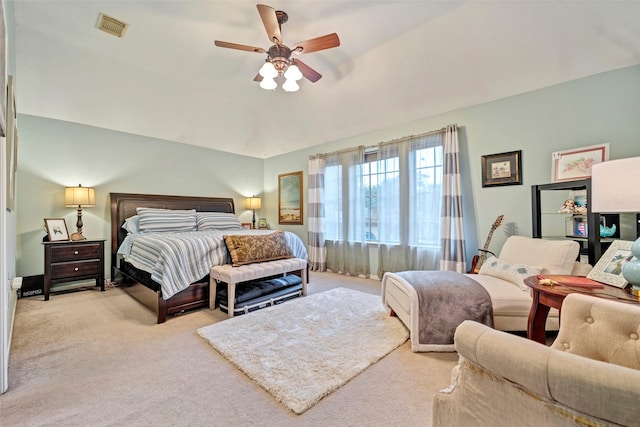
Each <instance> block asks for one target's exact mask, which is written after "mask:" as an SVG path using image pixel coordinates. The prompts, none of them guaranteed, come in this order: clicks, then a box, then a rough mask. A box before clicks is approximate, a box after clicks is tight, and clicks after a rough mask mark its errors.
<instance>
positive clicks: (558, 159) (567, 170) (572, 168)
mask: <svg viewBox="0 0 640 427" xmlns="http://www.w3.org/2000/svg"><path fill="white" fill-rule="evenodd" d="M607 160H609V143H605V144H600V145H591V146H589V147H581V148H574V149H571V150H564V151H556V152H554V153H552V155H551V161H552V168H551V171H552V172H551V181H553V182H558V181H574V180H577V179H585V178H589V177H590V176H591V168H592V167H593V165H595V164H598V163H602V162H606V161H607Z"/></svg>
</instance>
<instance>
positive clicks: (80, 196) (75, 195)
mask: <svg viewBox="0 0 640 427" xmlns="http://www.w3.org/2000/svg"><path fill="white" fill-rule="evenodd" d="M64 205H65V206H66V207H68V208H71V207H77V208H78V221H77V222H76V228H77V232H75V233H73V234H72V235H71V236H70V237H71V240H86V237H84V236H83V235H82V208H92V207H94V206H95V205H96V194H95V190H94V189H93V188H92V187H83V186H82V185H80V184H78V186H77V187H66V188H65V189H64Z"/></svg>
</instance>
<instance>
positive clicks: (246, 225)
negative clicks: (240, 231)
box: [241, 222, 251, 230]
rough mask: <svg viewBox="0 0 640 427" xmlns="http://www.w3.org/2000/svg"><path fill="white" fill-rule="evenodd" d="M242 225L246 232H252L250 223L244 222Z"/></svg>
mask: <svg viewBox="0 0 640 427" xmlns="http://www.w3.org/2000/svg"><path fill="white" fill-rule="evenodd" d="M241 225H242V228H244V229H245V230H251V223H250V222H243V223H242V224H241Z"/></svg>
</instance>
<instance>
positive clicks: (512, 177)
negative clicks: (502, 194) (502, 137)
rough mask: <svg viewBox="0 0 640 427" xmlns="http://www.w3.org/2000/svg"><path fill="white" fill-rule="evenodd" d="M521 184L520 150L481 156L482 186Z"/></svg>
mask: <svg viewBox="0 0 640 427" xmlns="http://www.w3.org/2000/svg"><path fill="white" fill-rule="evenodd" d="M498 185H522V151H521V150H518V151H508V152H506V153H498V154H490V155H487V156H482V186H483V187H495V186H498Z"/></svg>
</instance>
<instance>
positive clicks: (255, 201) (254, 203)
mask: <svg viewBox="0 0 640 427" xmlns="http://www.w3.org/2000/svg"><path fill="white" fill-rule="evenodd" d="M261 207H262V199H260V197H247V209H260V208H261Z"/></svg>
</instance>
